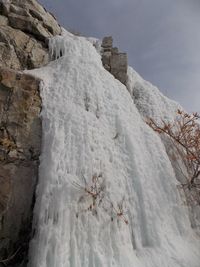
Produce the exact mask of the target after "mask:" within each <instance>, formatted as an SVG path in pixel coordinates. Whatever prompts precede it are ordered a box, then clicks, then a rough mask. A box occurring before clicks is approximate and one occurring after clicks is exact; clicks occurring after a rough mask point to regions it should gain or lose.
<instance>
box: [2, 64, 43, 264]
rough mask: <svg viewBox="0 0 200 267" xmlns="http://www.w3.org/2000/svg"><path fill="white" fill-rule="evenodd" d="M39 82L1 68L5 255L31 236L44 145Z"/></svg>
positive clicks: (23, 248)
mask: <svg viewBox="0 0 200 267" xmlns="http://www.w3.org/2000/svg"><path fill="white" fill-rule="evenodd" d="M39 85H40V80H39V79H36V78H35V77H33V76H30V75H28V74H24V73H19V72H16V71H12V70H9V69H2V68H1V69H0V114H1V116H0V256H1V259H2V258H6V257H9V255H12V254H13V253H14V252H15V251H17V250H18V249H20V250H21V251H22V250H23V251H25V250H26V249H27V245H28V241H29V238H30V235H29V234H30V229H31V218H32V205H33V201H34V192H35V186H36V182H37V174H38V160H39V155H40V146H41V121H40V118H39V114H40V109H41V99H40V96H39ZM19 254H20V253H19ZM16 256H17V255H16ZM15 261H16V259H15Z"/></svg>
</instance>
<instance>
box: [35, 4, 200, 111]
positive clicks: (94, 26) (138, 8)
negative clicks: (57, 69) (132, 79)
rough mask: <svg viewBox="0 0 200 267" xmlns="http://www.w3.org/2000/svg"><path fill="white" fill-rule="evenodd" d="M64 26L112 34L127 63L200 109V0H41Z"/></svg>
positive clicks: (169, 93)
mask: <svg viewBox="0 0 200 267" xmlns="http://www.w3.org/2000/svg"><path fill="white" fill-rule="evenodd" d="M39 1H40V3H41V4H43V5H44V6H45V7H46V8H47V9H48V10H49V11H51V12H52V13H53V14H54V15H55V16H56V17H57V19H58V21H59V22H60V24H61V25H62V26H63V27H65V28H66V29H73V30H76V31H78V32H81V33H82V34H83V35H86V36H93V37H97V38H102V37H104V36H106V35H112V36H113V38H114V45H116V46H118V47H119V48H120V50H121V51H124V52H127V53H128V60H129V65H130V66H132V67H133V68H134V69H135V70H136V71H137V72H139V74H140V75H141V76H142V77H143V78H144V79H146V80H148V81H150V82H151V83H153V84H154V85H156V86H158V87H159V89H160V90H161V91H162V92H163V93H164V94H165V95H166V96H168V97H170V98H172V99H174V100H177V101H178V102H179V103H180V104H181V105H182V106H183V107H184V108H185V109H186V110H188V111H190V112H191V111H198V112H200V0H84V1H83V0H57V1H55V0H39Z"/></svg>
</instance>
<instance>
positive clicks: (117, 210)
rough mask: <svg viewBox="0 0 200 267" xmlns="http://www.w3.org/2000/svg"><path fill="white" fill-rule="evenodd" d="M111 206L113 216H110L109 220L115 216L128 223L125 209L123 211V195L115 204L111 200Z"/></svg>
mask: <svg viewBox="0 0 200 267" xmlns="http://www.w3.org/2000/svg"><path fill="white" fill-rule="evenodd" d="M111 208H112V211H113V212H112V214H113V216H111V221H113V220H114V217H117V218H118V219H121V220H123V221H124V222H125V224H128V219H127V218H126V213H127V211H125V198H124V197H123V199H122V200H121V201H120V202H119V203H117V205H114V204H113V203H112V202H111Z"/></svg>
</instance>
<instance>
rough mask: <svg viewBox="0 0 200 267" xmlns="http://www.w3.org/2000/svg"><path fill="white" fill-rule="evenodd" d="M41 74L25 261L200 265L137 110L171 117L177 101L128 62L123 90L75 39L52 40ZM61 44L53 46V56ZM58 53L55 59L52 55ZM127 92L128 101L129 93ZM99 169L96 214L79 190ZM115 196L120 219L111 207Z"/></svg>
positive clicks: (184, 215) (171, 182)
mask: <svg viewBox="0 0 200 267" xmlns="http://www.w3.org/2000/svg"><path fill="white" fill-rule="evenodd" d="M50 47H51V53H52V55H53V54H54V55H56V58H58V59H57V60H56V61H54V62H51V63H50V64H49V65H48V66H46V67H44V68H41V69H37V70H33V71H31V72H32V73H33V74H35V75H36V76H38V77H40V78H42V79H43V81H44V82H43V84H42V85H41V97H42V101H43V108H42V114H41V116H42V120H43V145H42V155H41V158H40V170H39V172H40V175H39V176H40V177H39V184H38V188H37V199H36V205H35V211H34V229H35V236H34V238H33V240H32V241H31V244H30V262H29V266H30V267H200V239H199V237H197V236H196V233H195V232H194V231H193V230H192V228H191V223H190V220H189V216H188V211H187V208H186V207H185V206H184V205H183V203H182V200H181V199H180V196H179V194H178V191H177V184H178V181H177V180H176V177H175V173H174V170H173V167H172V165H171V162H170V160H169V158H168V156H167V153H166V150H165V146H164V144H163V143H162V141H161V139H160V137H159V136H158V135H157V134H156V133H155V132H153V130H152V129H151V128H150V127H149V126H148V125H146V123H145V121H144V119H145V117H148V116H150V117H153V118H156V119H159V118H161V117H163V116H164V117H165V118H169V119H172V118H173V117H174V114H175V110H176V109H177V107H178V104H176V103H175V102H173V101H171V100H169V99H167V98H166V97H164V96H162V94H161V93H160V92H159V91H158V90H157V89H156V88H154V87H153V86H152V85H150V84H149V83H147V82H145V81H143V80H142V78H141V77H139V75H138V74H136V73H135V72H134V71H133V70H132V69H131V68H129V80H128V90H129V91H128V90H127V88H126V87H125V86H124V85H122V84H121V83H120V82H119V81H118V80H116V79H115V78H114V77H113V76H112V75H111V74H110V73H108V72H107V71H106V70H105V69H104V68H103V67H102V63H101V58H100V55H99V53H98V52H97V51H96V49H95V47H94V46H93V45H92V43H91V42H89V41H88V40H86V38H83V37H77V36H73V35H72V34H67V33H65V36H64V37H56V38H54V39H53V40H52V41H51V45H50ZM60 51H61V53H60ZM60 55H62V57H59V56H60ZM132 97H133V98H132ZM100 173H101V174H102V178H103V181H104V186H105V187H104V189H103V190H104V198H103V200H102V204H101V205H100V206H99V207H97V212H96V213H95V212H93V213H92V212H91V211H86V209H87V208H88V205H90V202H91V198H90V197H86V193H85V192H84V190H83V189H81V188H77V187H75V186H74V183H78V184H79V185H82V186H84V181H83V176H84V177H85V179H86V180H87V182H88V184H90V183H91V180H92V177H93V176H94V175H95V174H97V175H99V174H100ZM122 199H124V202H123V203H124V213H125V215H124V216H125V218H126V219H127V220H128V224H126V223H125V222H124V219H123V218H122V217H120V216H117V215H116V214H115V213H114V215H113V214H112V207H111V205H110V203H111V202H112V203H113V205H114V206H115V207H117V205H118V204H119V203H120V202H121V201H122Z"/></svg>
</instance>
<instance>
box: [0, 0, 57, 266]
mask: <svg viewBox="0 0 200 267" xmlns="http://www.w3.org/2000/svg"><path fill="white" fill-rule="evenodd" d="M60 33H61V28H60V26H59V25H58V23H57V21H56V19H55V18H54V17H53V15H51V14H50V13H48V12H47V11H46V10H45V9H44V8H43V7H42V6H41V5H40V4H39V3H38V2H37V1H35V0H26V1H24V0H0V266H1V264H6V266H12V267H13V266H19V265H20V262H22V261H23V260H24V258H26V255H27V250H28V241H29V239H30V234H31V222H32V212H33V205H34V194H35V188H36V184H37V177H38V166H39V155H40V145H41V120H40V117H39V113H40V109H41V99H40V96H39V85H40V80H39V79H37V78H35V77H32V76H30V75H28V74H25V73H22V72H20V70H24V69H33V68H37V67H40V66H44V65H46V64H47V63H48V62H49V60H50V59H49V53H48V38H50V37H52V36H54V35H57V34H60ZM11 69H12V70H11ZM16 252H17V253H16ZM22 258H23V260H22ZM4 259H6V261H3V262H2V260H4ZM15 264H16V265H15ZM20 266H21V265H20ZM23 266H26V264H25V265H23Z"/></svg>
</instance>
